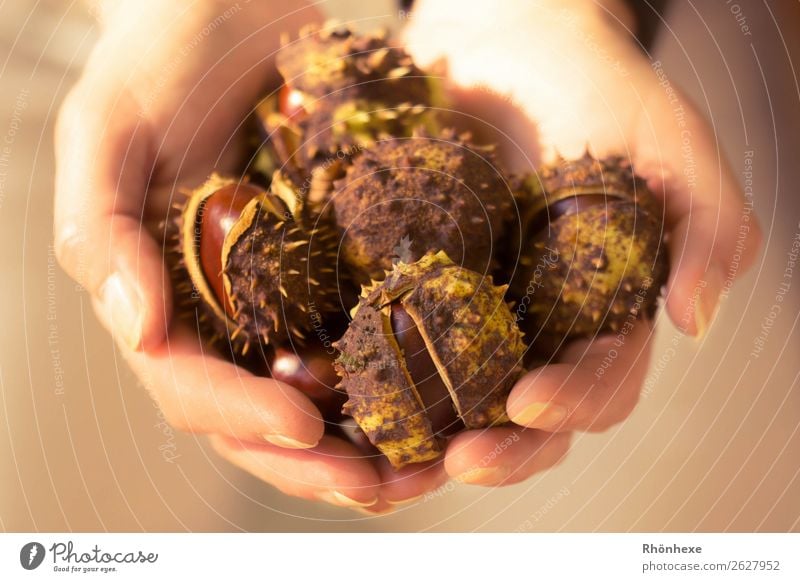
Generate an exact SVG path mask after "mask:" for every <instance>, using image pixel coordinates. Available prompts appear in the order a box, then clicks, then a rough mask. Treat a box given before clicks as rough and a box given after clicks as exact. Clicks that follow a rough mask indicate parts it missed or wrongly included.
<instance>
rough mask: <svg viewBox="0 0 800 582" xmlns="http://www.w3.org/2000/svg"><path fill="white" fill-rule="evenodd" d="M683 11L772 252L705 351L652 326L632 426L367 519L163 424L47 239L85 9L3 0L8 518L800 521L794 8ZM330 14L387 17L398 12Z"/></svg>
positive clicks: (142, 524)
mask: <svg viewBox="0 0 800 582" xmlns="http://www.w3.org/2000/svg"><path fill="white" fill-rule="evenodd" d="M348 4H352V5H356V6H360V7H361V8H358V9H353V7H352V6H348ZM674 4H675V6H674V9H673V10H672V12H671V13H670V14H669V15H668V21H669V30H667V31H666V33H665V34H662V35H661V37H660V40H659V43H658V46H657V49H656V55H657V57H658V58H660V59H661V60H662V61H663V63H664V67H665V70H666V71H667V73H668V74H669V76H670V78H671V80H672V81H673V82H675V83H676V84H679V85H681V86H682V87H683V88H684V89H685V90H686V91H687V92H688V93H689V94H690V95H691V96H692V97H693V98H694V100H695V102H696V103H697V104H698V107H699V108H700V109H701V110H702V111H703V112H704V113H705V115H706V116H707V117H708V118H709V120H710V121H711V123H712V124H713V126H714V128H715V131H716V134H717V137H718V140H719V143H720V147H721V148H722V150H723V151H724V152H725V153H726V154H727V155H728V157H729V159H730V160H731V162H732V164H733V166H734V168H735V171H736V172H737V173H738V174H739V175H740V176H741V177H742V179H744V177H743V176H742V171H743V169H744V164H745V157H746V155H745V152H746V151H748V150H752V151H753V152H754V155H753V160H752V162H753V163H752V171H753V188H754V200H755V207H756V210H757V212H758V213H759V216H760V218H761V220H762V224H763V226H764V229H765V233H766V237H765V238H766V244H767V249H766V252H765V253H764V254H763V255H762V256H761V257H760V258H759V261H758V264H757V265H756V267H755V268H754V269H753V271H752V272H750V273H748V275H747V276H746V277H744V278H743V279H742V280H741V281H740V282H739V283H738V284H737V285H736V286H735V287H734V288H733V290H732V291H731V293H730V295H729V296H728V297H727V298H726V299H725V300H724V303H723V305H722V309H721V313H720V316H719V320H718V321H717V322H716V324H715V325H714V326H713V327H712V329H711V330H710V333H709V335H708V336H707V337H706V339H705V340H704V341H703V342H702V343H697V342H695V341H694V340H692V339H689V338H683V337H682V336H680V334H678V333H677V332H676V331H675V330H674V328H672V327H671V326H670V324H669V323H668V322H667V321H666V319H664V318H663V317H661V318H660V322H659V326H660V328H659V332H658V336H659V340H658V343H657V346H656V349H655V351H654V363H653V371H652V374H651V377H650V378H649V380H648V382H647V384H646V386H645V394H644V397H643V398H642V402H641V405H640V406H639V407H638V408H637V410H636V412H635V413H634V414H633V416H632V417H631V418H630V420H629V421H628V422H626V423H625V424H624V425H623V426H621V427H619V428H617V429H615V430H613V431H610V432H608V433H605V434H601V435H577V436H576V438H575V439H574V443H573V451H572V453H571V454H570V455H569V457H568V458H567V459H566V460H565V461H564V463H563V464H561V465H560V466H559V467H557V468H556V469H555V470H553V471H551V472H549V473H546V474H544V475H540V476H537V477H535V478H534V479H532V480H531V481H529V482H528V483H525V484H521V485H517V486H514V487H511V488H507V489H502V490H493V491H489V490H485V489H479V488H474V487H469V486H463V485H459V486H455V485H453V486H448V487H447V488H445V490H443V491H442V492H441V493H442V494H441V495H439V496H436V497H434V498H432V499H428V500H423V501H420V502H418V503H416V504H415V505H412V506H410V507H408V508H406V509H403V510H401V511H399V512H398V513H397V514H395V515H392V516H388V517H379V518H367V517H361V516H360V515H358V514H353V513H350V512H348V511H347V510H338V509H335V508H329V507H324V506H322V505H319V504H314V503H310V502H305V501H299V500H294V499H289V498H286V497H283V496H282V495H280V494H278V493H276V492H275V491H274V490H272V489H271V488H269V487H268V486H265V485H263V484H262V483H260V482H258V481H257V480H255V479H253V478H251V477H249V476H247V475H245V474H243V473H241V472H240V471H238V470H236V469H234V468H232V467H230V466H227V465H226V464H225V463H224V462H222V461H219V460H218V459H216V458H215V457H214V455H213V453H211V452H210V450H209V448H208V447H207V446H206V445H205V442H204V440H203V439H201V438H195V437H193V436H189V435H184V434H174V433H172V431H171V430H170V429H169V428H168V427H166V426H165V425H164V424H163V419H162V418H161V416H160V414H159V412H158V410H157V408H156V407H155V406H154V405H153V403H152V401H151V400H150V399H149V397H148V396H147V394H146V393H145V391H144V390H142V389H141V387H140V386H139V385H138V384H137V381H136V379H135V378H134V377H133V375H132V374H131V372H130V371H129V370H128V369H127V368H126V367H125V365H124V364H123V362H121V361H120V360H119V359H118V357H117V355H116V354H115V350H114V347H113V345H112V343H111V340H110V338H109V336H108V335H107V334H106V333H105V332H104V331H103V330H102V329H101V328H100V326H99V324H98V323H97V321H96V320H95V318H94V316H93V314H92V312H91V308H90V305H89V302H88V299H87V297H86V295H85V294H84V293H83V292H81V291H79V290H77V289H76V288H75V286H74V284H73V283H72V282H71V281H70V280H68V279H67V278H66V276H65V275H64V274H63V273H62V272H61V271H60V270H59V269H58V267H57V266H56V265H55V262H54V257H53V254H52V251H51V248H50V244H51V220H52V208H51V204H52V180H53V163H54V162H53V151H52V150H53V148H52V133H53V122H54V115H55V112H56V110H57V108H58V105H59V102H60V101H61V99H62V97H63V95H64V93H65V92H66V90H67V89H68V88H69V86H70V85H71V83H72V82H73V81H74V80H75V78H76V76H77V75H78V72H79V70H80V67H81V63H82V62H83V60H84V59H85V57H86V55H87V52H88V50H89V49H90V47H91V44H92V42H93V40H94V38H95V36H96V30H95V29H94V28H93V23H92V19H91V17H90V16H89V14H88V13H87V12H86V10H85V8H83V6H82V5H81V4H78V3H70V2H68V1H66V0H64V1H57V0H46V1H43V2H42V1H40V2H35V3H34V2H29V1H26V0H7V1H6V2H3V3H0V47H2V50H1V51H0V62H2V65H0V87H1V89H0V255H2V268H3V271H2V285H0V293H1V294H2V295H1V296H0V322H2V335H0V342H2V343H1V344H0V530H6V531H18V530H46V531H54V530H56V531H60V530H76V531H80V530H114V531H117V530H123V531H140V530H147V531H153V530H177V531H183V530H203V531H206V530H212V531H218V530H225V531H227V530H230V531H236V530H264V531H331V530H349V531H381V530H401V531H406V530H408V531H417V530H436V531H464V530H466V531H471V530H489V531H498V530H502V531H506V530H517V529H525V530H530V531H594V530H612V531H628V530H638V531H662V530H668V531H670V530H688V531H693V530H700V531H762V530H764V531H787V530H794V531H800V479H798V473H799V472H800V431H798V426H800V381H799V380H798V374H800V331H799V330H798V314H799V313H800V309H799V308H800V293H798V290H800V272H798V270H797V267H796V268H795V272H794V274H793V279H790V280H789V282H790V284H791V289H790V291H789V294H788V296H787V297H786V300H785V302H784V303H783V306H782V312H781V313H780V314H779V316H778V317H776V318H774V321H773V320H772V319H771V318H770V311H771V306H772V305H773V303H775V299H774V298H775V295H776V293H777V291H778V286H779V285H780V284H781V282H783V281H784V278H783V277H784V269H785V268H786V266H787V260H788V257H787V252H788V251H789V249H790V247H791V243H792V240H793V239H794V237H796V236H798V234H800V224H798V222H800V199H799V198H798V195H797V193H798V186H797V184H798V183H800V164H798V161H797V152H798V151H800V107H798V105H800V104H799V103H798V84H797V83H798V81H797V67H798V63H800V34H798V31H800V8H799V7H800V4H798V3H797V2H793V1H790V0H786V1H783V2H780V1H778V2H771V3H769V4H767V3H763V4H762V3H756V2H753V3H741V6H742V10H743V11H744V12H743V15H744V16H745V17H746V23H747V25H748V26H749V27H750V31H751V35H749V36H748V35H744V34H743V32H742V30H741V29H740V23H737V21H736V19H735V18H734V16H733V14H732V13H731V11H730V10H729V8H726V5H725V4H724V3H723V2H698V3H693V2H687V1H684V0H678V1H676V2H674ZM367 8H368V10H367ZM328 10H329V12H330V13H332V14H337V15H340V16H342V17H344V18H349V17H354V16H355V17H373V16H375V15H384V16H385V15H389V18H375V19H373V20H368V21H367V22H374V23H376V24H378V23H380V22H388V21H390V20H391V17H392V16H394V15H396V10H395V9H394V7H393V5H392V4H391V3H389V2H371V3H355V2H350V3H348V2H329V3H328ZM359 11H360V13H359ZM792 62H794V67H795V68H793V67H792ZM5 146H7V147H5ZM4 148H5V149H4ZM764 325H766V326H767V329H768V331H766V332H765V331H762V326H764ZM760 335H763V336H764V337H765V345H764V350H763V352H761V353H760V355H759V356H758V357H754V356H753V355H752V354H751V352H752V350H753V348H754V342H755V341H756V339H757V338H758V337H759V336H760ZM170 457H172V461H171V462H170V461H168V460H167V459H169V458H170Z"/></svg>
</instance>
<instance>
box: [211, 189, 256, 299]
mask: <svg viewBox="0 0 800 582" xmlns="http://www.w3.org/2000/svg"><path fill="white" fill-rule="evenodd" d="M263 192H264V191H263V190H261V188H259V187H257V186H253V185H251V184H241V183H235V182H234V183H230V184H227V185H225V186H223V187H222V188H220V189H219V190H217V191H216V192H214V193H213V194H211V195H210V196H209V197H208V198H206V200H205V204H204V205H203V208H202V211H201V212H202V218H201V220H200V263H201V265H202V268H203V273H204V274H205V277H206V280H207V281H208V283H209V284H210V285H211V288H212V289H213V291H214V295H216V297H217V301H219V303H220V305H221V306H223V307H224V309H225V311H226V313H228V314H231V313H233V306H232V305H231V303H230V300H229V299H228V297H227V294H226V293H225V288H224V285H223V279H222V245H223V242H224V240H225V236H226V235H227V234H228V233H229V232H230V230H231V228H232V227H233V225H234V223H235V222H236V221H237V220H238V219H239V216H240V215H241V213H242V210H243V209H244V207H245V206H246V205H247V203H248V202H250V201H251V200H252V199H253V198H255V197H256V196H258V195H260V194H262V193H263Z"/></svg>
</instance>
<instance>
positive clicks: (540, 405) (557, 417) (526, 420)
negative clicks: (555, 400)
mask: <svg viewBox="0 0 800 582" xmlns="http://www.w3.org/2000/svg"><path fill="white" fill-rule="evenodd" d="M566 417H567V409H566V408H564V407H563V406H561V405H559V404H551V403H548V402H534V403H533V404H529V405H528V406H526V407H525V408H523V409H522V412H520V413H519V414H516V415H515V416H514V417H513V418H512V419H511V420H513V421H514V422H515V423H517V424H520V425H522V426H528V427H531V428H548V427H552V426H554V425H556V424H558V423H560V422H561V421H563V420H564V419H565V418H566Z"/></svg>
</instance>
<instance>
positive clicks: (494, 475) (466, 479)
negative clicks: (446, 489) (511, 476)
mask: <svg viewBox="0 0 800 582" xmlns="http://www.w3.org/2000/svg"><path fill="white" fill-rule="evenodd" d="M505 474H506V470H505V468H504V467H475V468H474V469H470V470H469V471H464V472H463V473H461V474H460V475H459V476H458V477H456V478H455V480H456V481H458V482H460V483H469V484H471V485H491V484H493V483H496V482H497V481H500V480H501V479H502V478H503V477H505Z"/></svg>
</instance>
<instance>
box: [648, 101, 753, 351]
mask: <svg viewBox="0 0 800 582" xmlns="http://www.w3.org/2000/svg"><path fill="white" fill-rule="evenodd" d="M675 95H676V99H677V102H670V101H669V100H668V99H667V98H666V96H665V93H664V91H663V90H661V88H660V87H659V88H658V89H657V90H656V91H655V92H654V97H653V99H652V100H651V104H650V106H649V107H648V108H647V114H646V115H645V116H644V117H643V122H642V123H641V126H640V130H639V136H638V140H637V141H638V147H637V154H636V158H637V159H636V167H637V172H639V173H641V174H642V175H644V176H646V177H647V178H648V185H649V186H650V188H651V189H652V190H653V191H654V192H655V193H656V194H658V195H661V196H663V197H664V207H665V214H666V218H667V222H668V226H669V227H670V235H669V253H670V260H671V261H670V262H671V274H670V280H669V282H668V286H667V298H666V309H667V313H668V314H669V316H670V319H671V320H672V321H673V322H674V323H675V325H676V326H677V327H678V328H680V329H681V330H683V331H684V332H686V333H688V334H691V335H694V336H702V335H703V333H704V332H705V330H706V329H707V328H708V326H709V325H710V323H711V321H712V320H713V318H714V315H715V313H716V309H717V305H718V303H719V299H720V296H721V294H722V293H723V291H724V290H726V289H728V288H730V286H731V285H732V284H733V281H734V280H735V279H736V277H737V276H739V275H740V274H741V273H743V272H745V271H746V270H747V269H748V268H749V267H750V266H751V265H752V264H753V262H754V261H755V258H756V256H757V254H758V251H759V249H760V247H761V239H762V235H761V229H760V227H759V225H758V221H757V219H756V217H755V215H754V214H753V213H752V210H753V207H752V198H750V200H749V201H748V200H747V199H746V198H745V197H744V195H743V193H742V190H741V188H740V186H739V184H738V182H737V180H736V177H735V176H734V174H733V172H732V171H731V169H730V167H729V165H728V164H727V162H726V161H725V156H724V153H723V152H722V151H721V150H720V148H719V145H718V143H717V142H716V140H715V139H714V136H713V134H712V133H711V129H710V128H709V127H708V126H707V124H706V122H705V120H703V119H702V117H701V116H700V115H699V114H698V113H697V112H696V111H694V109H693V108H692V107H691V105H690V103H689V101H688V100H687V99H686V98H685V97H683V96H682V95H680V94H679V93H677V92H676V93H675ZM676 103H677V104H679V105H680V115H681V117H680V118H679V119H676V107H677V105H676ZM678 122H679V123H678Z"/></svg>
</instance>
